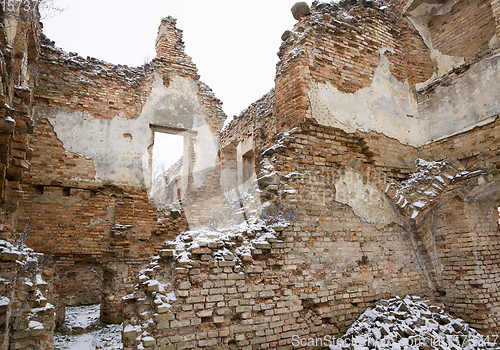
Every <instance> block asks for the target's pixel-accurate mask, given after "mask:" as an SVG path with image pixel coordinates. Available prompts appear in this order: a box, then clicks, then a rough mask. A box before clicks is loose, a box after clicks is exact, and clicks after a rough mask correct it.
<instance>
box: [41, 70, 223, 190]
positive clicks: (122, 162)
mask: <svg viewBox="0 0 500 350" xmlns="http://www.w3.org/2000/svg"><path fill="white" fill-rule="evenodd" d="M36 114H37V117H38V118H43V117H45V118H47V119H48V121H49V122H50V123H51V125H52V126H53V128H54V130H55V132H56V134H57V137H58V138H59V140H61V142H62V143H63V145H64V148H65V149H66V150H67V151H70V152H73V153H76V154H79V155H82V156H84V157H87V158H90V159H92V160H93V162H94V165H95V169H96V173H97V179H99V180H103V181H109V182H112V183H116V184H124V185H131V186H139V187H144V186H145V187H147V188H149V187H150V182H151V179H150V171H149V154H148V147H149V146H150V144H151V142H152V141H151V140H152V130H151V128H150V124H151V125H154V126H159V127H166V128H173V129H178V130H189V131H196V132H197V133H198V136H197V138H196V140H195V151H196V163H195V165H194V169H193V170H194V171H195V172H196V173H195V185H196V186H197V187H199V186H201V185H202V184H203V183H204V181H205V173H206V171H207V170H206V169H207V168H213V166H215V160H216V155H217V152H216V143H215V140H214V137H213V135H212V133H211V131H210V129H209V127H208V125H207V124H206V123H205V117H206V116H205V115H204V114H203V112H202V107H201V104H200V102H199V100H198V85H197V83H196V82H195V81H193V80H192V79H188V78H183V77H177V76H173V77H171V80H170V84H169V86H168V87H165V86H164V85H163V81H162V79H161V78H160V77H159V76H155V79H154V82H153V84H152V89H151V93H150V96H149V97H148V99H147V101H146V102H145V104H144V107H143V109H142V112H141V114H140V115H139V116H138V117H137V118H136V119H128V118H123V117H120V116H118V115H117V116H115V117H114V118H112V119H100V118H96V117H94V116H93V115H91V114H89V113H83V112H79V111H73V110H67V109H60V108H40V109H37V111H36ZM190 135H191V134H190ZM185 158H186V159H189V157H185Z"/></svg>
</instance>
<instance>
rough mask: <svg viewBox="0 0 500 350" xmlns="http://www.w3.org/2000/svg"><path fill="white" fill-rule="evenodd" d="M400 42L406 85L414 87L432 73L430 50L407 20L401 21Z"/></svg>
mask: <svg viewBox="0 0 500 350" xmlns="http://www.w3.org/2000/svg"><path fill="white" fill-rule="evenodd" d="M401 41H402V45H403V51H404V53H405V57H404V63H405V66H406V74H407V78H408V84H409V85H410V87H415V84H418V83H423V82H424V81H427V80H428V79H430V77H431V76H432V74H433V73H434V67H433V64H432V60H431V56H430V50H429V48H428V47H427V45H425V43H424V40H423V39H422V37H421V36H420V34H419V33H418V31H417V30H416V29H415V27H414V26H413V24H412V23H411V21H409V20H408V19H407V18H402V19H401Z"/></svg>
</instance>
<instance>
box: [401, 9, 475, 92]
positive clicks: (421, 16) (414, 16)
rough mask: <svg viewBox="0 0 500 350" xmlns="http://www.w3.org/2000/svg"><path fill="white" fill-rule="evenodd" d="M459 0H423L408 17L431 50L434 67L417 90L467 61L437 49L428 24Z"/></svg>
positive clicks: (446, 11)
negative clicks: (440, 1)
mask: <svg viewBox="0 0 500 350" xmlns="http://www.w3.org/2000/svg"><path fill="white" fill-rule="evenodd" d="M458 1H459V0H450V1H448V2H446V3H445V4H428V3H426V2H423V3H422V4H420V5H419V6H418V7H417V8H416V9H414V10H413V11H411V12H410V14H409V16H408V19H409V20H410V21H411V22H412V24H413V26H414V27H415V29H417V31H418V32H419V33H420V36H421V37H422V39H423V40H424V43H425V45H426V46H427V47H428V48H429V50H430V51H431V61H432V64H433V67H434V73H433V74H432V76H431V77H430V78H429V79H428V80H427V81H425V82H423V83H420V84H416V88H417V90H419V89H422V88H424V87H426V86H427V85H429V83H430V82H432V81H434V80H435V79H437V78H440V77H442V76H443V75H445V74H446V73H448V72H449V71H450V70H452V69H453V67H458V66H460V65H462V64H464V63H465V59H464V58H463V57H456V56H448V55H444V54H443V53H441V52H440V51H439V50H436V49H435V48H434V46H433V44H432V38H431V33H430V31H429V26H428V24H429V21H430V20H431V19H432V17H434V16H442V15H444V14H446V13H448V12H450V11H451V9H452V8H453V6H454V5H456V4H457V3H458Z"/></svg>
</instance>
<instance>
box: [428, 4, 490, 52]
mask: <svg viewBox="0 0 500 350" xmlns="http://www.w3.org/2000/svg"><path fill="white" fill-rule="evenodd" d="M429 30H430V32H431V37H432V45H433V46H434V48H435V49H437V50H439V51H441V53H443V54H445V55H448V56H458V57H465V60H466V61H468V60H470V59H472V58H474V57H475V56H476V55H477V54H478V53H480V52H481V51H484V50H486V49H487V48H488V43H489V42H490V40H491V38H492V37H493V36H494V35H495V32H496V28H495V20H494V18H493V11H492V8H491V5H490V1H488V0H484V1H481V0H462V1H460V2H458V3H457V4H456V5H455V6H453V8H452V10H451V11H450V12H448V13H447V14H444V15H442V16H435V17H434V18H432V20H431V21H430V22H429Z"/></svg>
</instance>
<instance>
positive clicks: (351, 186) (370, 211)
mask: <svg viewBox="0 0 500 350" xmlns="http://www.w3.org/2000/svg"><path fill="white" fill-rule="evenodd" d="M335 200H336V201H337V202H340V203H344V204H347V205H349V206H350V207H351V208H352V210H353V211H354V213H355V214H356V215H358V216H359V217H361V218H362V219H364V220H366V221H367V222H371V223H374V224H389V223H391V222H395V223H397V224H399V225H402V224H403V222H402V220H401V218H400V217H399V215H398V213H397V212H396V211H395V210H394V208H393V207H392V206H391V205H390V203H389V201H388V200H387V199H386V196H385V194H384V193H383V192H382V191H380V190H379V189H377V188H376V187H375V186H372V185H371V184H370V183H366V184H365V183H363V177H362V175H361V173H360V172H359V171H354V170H351V169H346V171H345V173H344V174H343V175H342V176H341V177H340V179H339V180H338V181H337V182H336V183H335Z"/></svg>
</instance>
